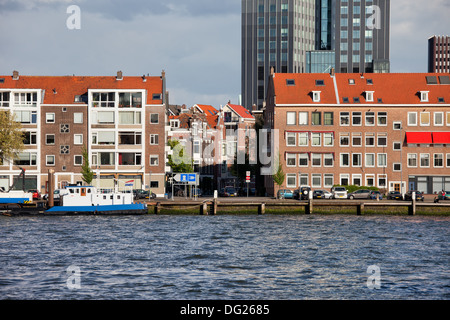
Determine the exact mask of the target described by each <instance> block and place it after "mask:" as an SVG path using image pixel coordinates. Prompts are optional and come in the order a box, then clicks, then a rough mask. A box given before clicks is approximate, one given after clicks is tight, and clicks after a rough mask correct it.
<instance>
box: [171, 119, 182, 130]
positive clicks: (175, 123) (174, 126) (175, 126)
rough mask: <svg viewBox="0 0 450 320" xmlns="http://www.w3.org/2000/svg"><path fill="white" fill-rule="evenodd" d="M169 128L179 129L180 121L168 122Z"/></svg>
mask: <svg viewBox="0 0 450 320" xmlns="http://www.w3.org/2000/svg"><path fill="white" fill-rule="evenodd" d="M170 127H171V128H179V127H180V120H170Z"/></svg>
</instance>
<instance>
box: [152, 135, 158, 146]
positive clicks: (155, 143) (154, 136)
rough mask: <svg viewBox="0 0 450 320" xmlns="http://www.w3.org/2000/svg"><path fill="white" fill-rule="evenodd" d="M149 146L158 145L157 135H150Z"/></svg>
mask: <svg viewBox="0 0 450 320" xmlns="http://www.w3.org/2000/svg"><path fill="white" fill-rule="evenodd" d="M150 144H151V145H158V144H159V135H157V134H151V135H150Z"/></svg>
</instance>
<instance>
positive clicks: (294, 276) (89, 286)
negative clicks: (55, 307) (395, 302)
mask: <svg viewBox="0 0 450 320" xmlns="http://www.w3.org/2000/svg"><path fill="white" fill-rule="evenodd" d="M449 227H450V219H449V218H445V217H409V216H408V217H396V216H379V217H375V216H362V217H358V216H341V215H336V216H309V217H308V216H271V215H267V216H256V215H249V216H215V217H209V216H139V217H57V218H56V217H55V218H49V217H46V218H8V217H1V218H0V228H1V231H2V233H1V237H0V264H1V265H2V269H1V276H0V295H1V297H2V298H3V299H151V300H154V299H158V300H169V299H175V300H178V299H189V300H195V299H202V300H203V299H263V300H269V299H278V300H292V299H448V298H450V281H449V280H450V279H449V276H448V266H449V262H450V261H449V248H448V240H449ZM373 265H374V266H378V267H379V268H380V272H381V273H380V283H381V288H380V289H379V290H373V289H369V288H368V286H367V280H368V277H369V275H368V274H367V269H368V267H369V266H373ZM70 266H76V267H79V268H80V270H81V274H80V275H79V276H80V288H79V289H76V290H70V289H69V288H68V285H67V281H68V274H67V272H66V270H67V268H68V267H70Z"/></svg>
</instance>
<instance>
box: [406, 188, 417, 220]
mask: <svg viewBox="0 0 450 320" xmlns="http://www.w3.org/2000/svg"><path fill="white" fill-rule="evenodd" d="M408 214H409V215H410V216H415V215H416V193H415V192H413V193H412V202H411V205H410V206H409V210H408Z"/></svg>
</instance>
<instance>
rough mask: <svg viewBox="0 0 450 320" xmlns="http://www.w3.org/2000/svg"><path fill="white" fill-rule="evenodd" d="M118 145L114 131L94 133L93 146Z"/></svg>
mask: <svg viewBox="0 0 450 320" xmlns="http://www.w3.org/2000/svg"><path fill="white" fill-rule="evenodd" d="M115 143H116V134H115V132H114V131H99V132H93V133H92V144H93V145H102V146H106V145H114V144H115Z"/></svg>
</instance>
